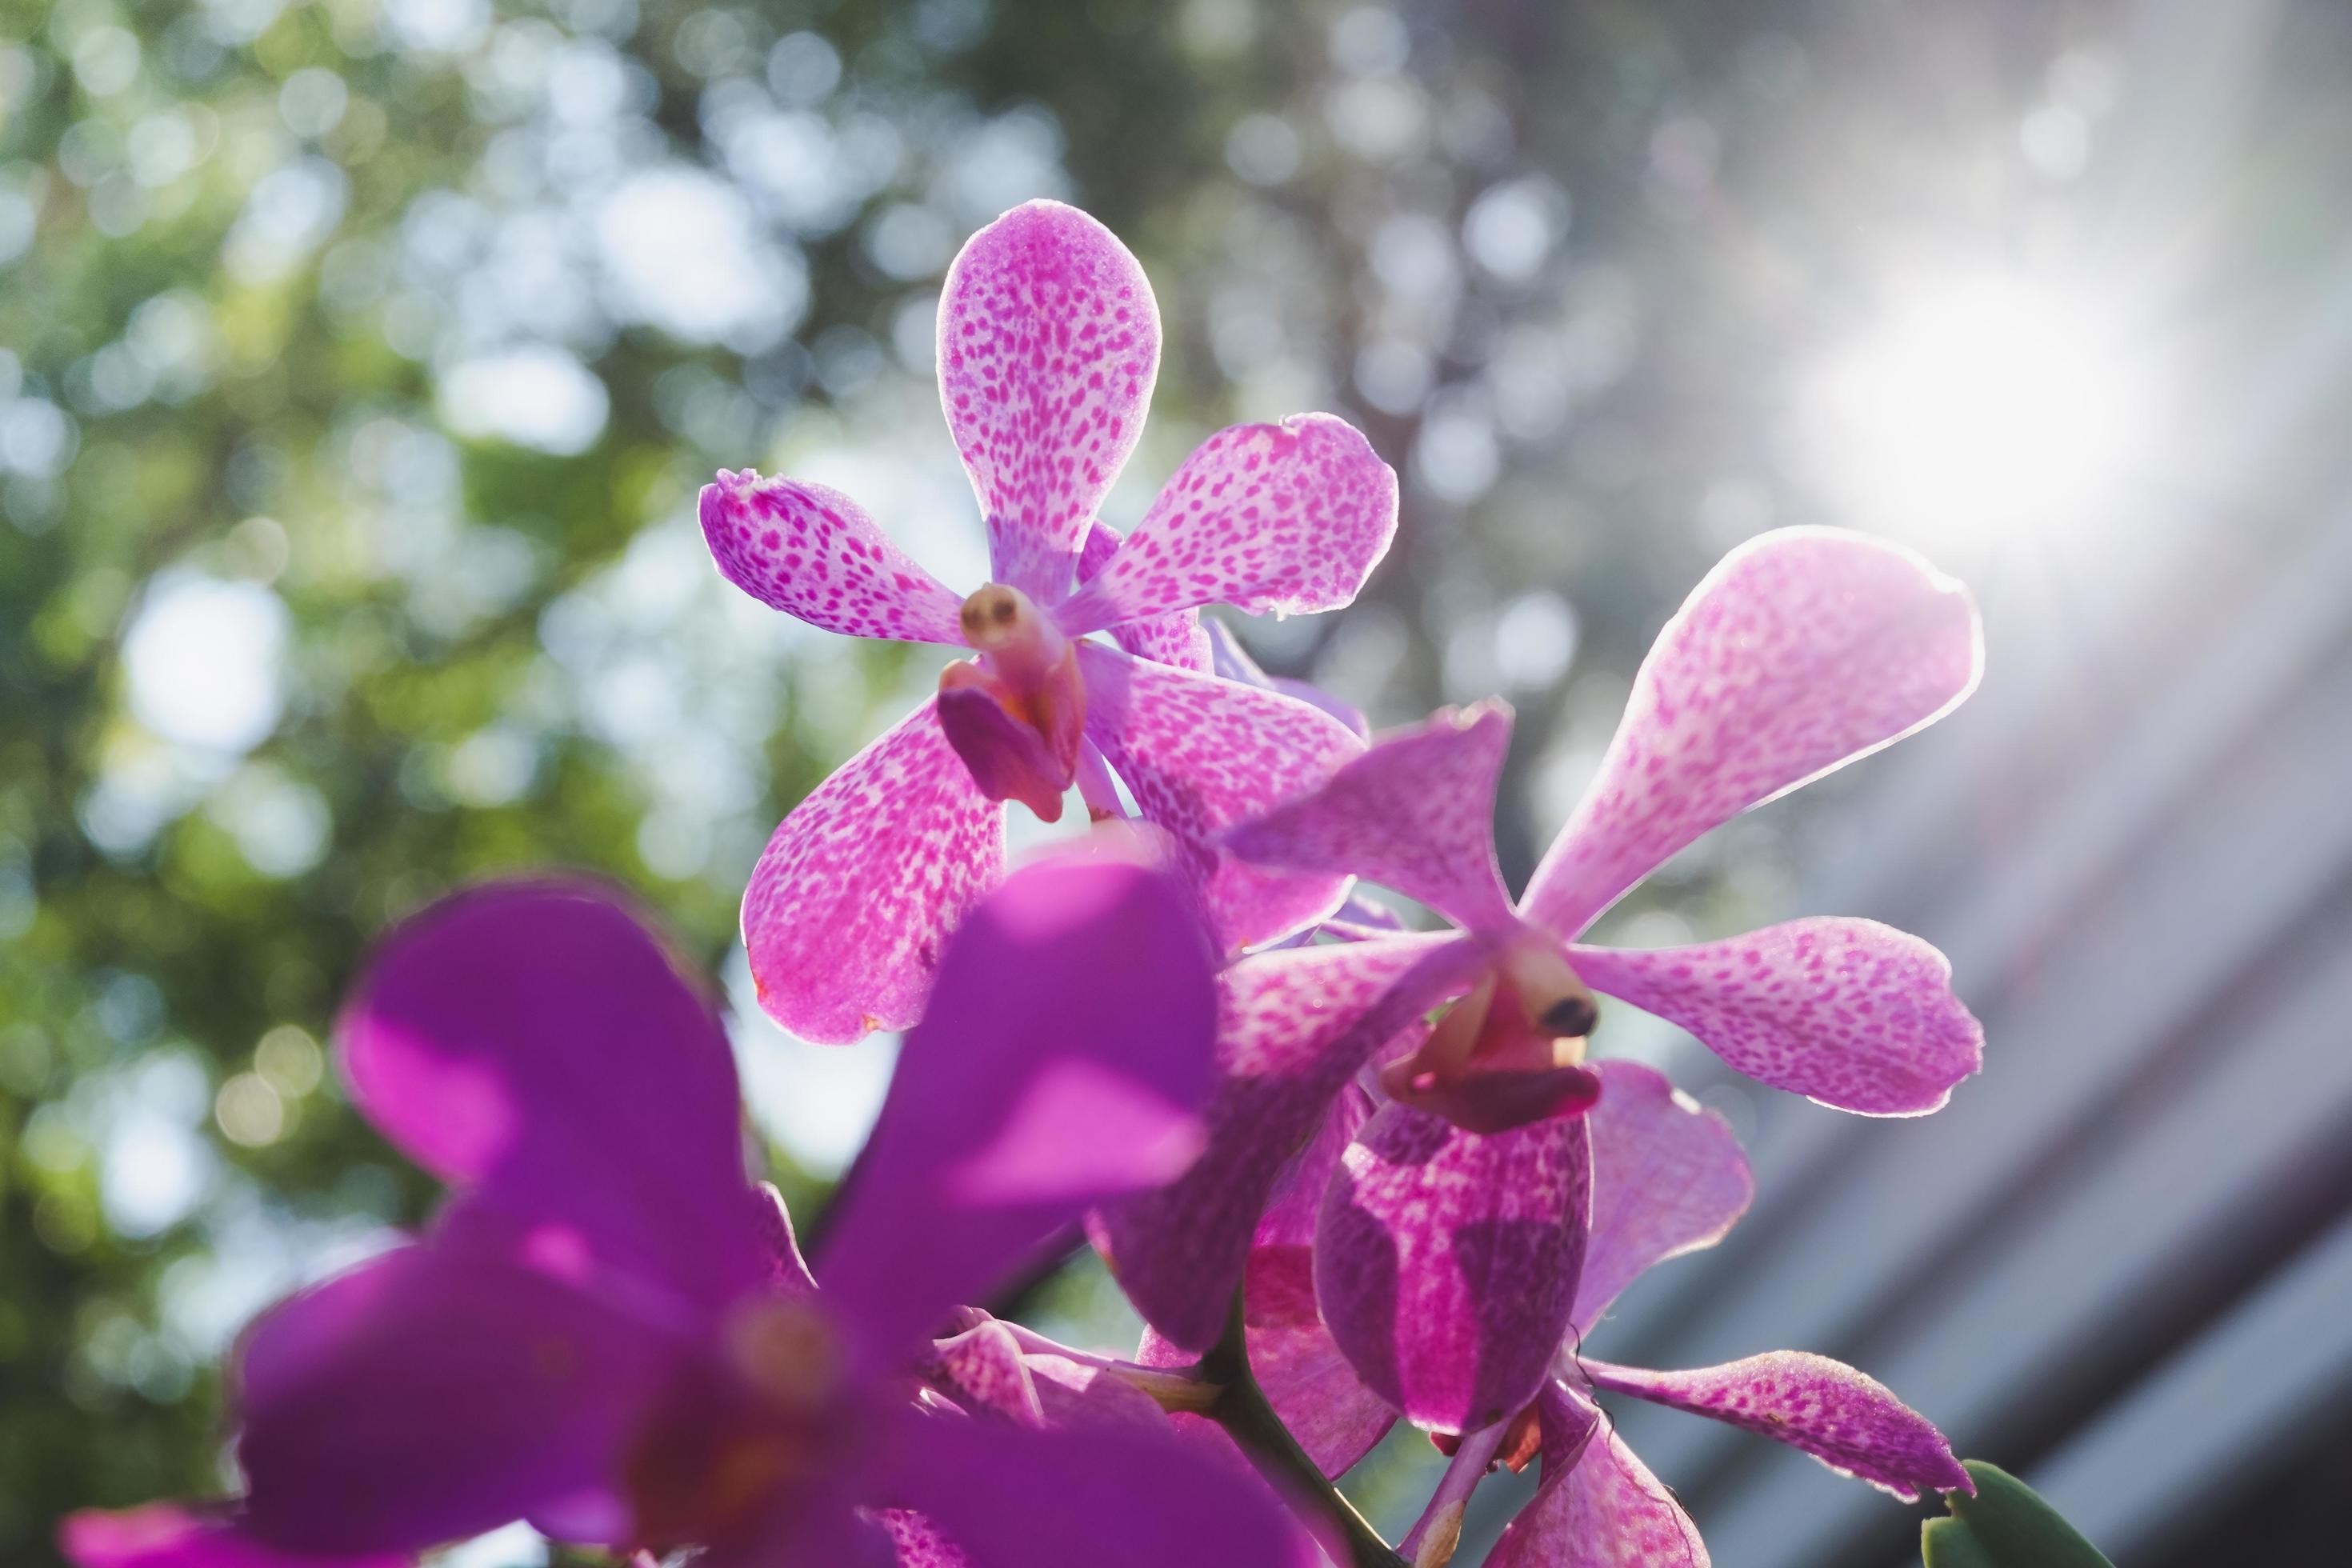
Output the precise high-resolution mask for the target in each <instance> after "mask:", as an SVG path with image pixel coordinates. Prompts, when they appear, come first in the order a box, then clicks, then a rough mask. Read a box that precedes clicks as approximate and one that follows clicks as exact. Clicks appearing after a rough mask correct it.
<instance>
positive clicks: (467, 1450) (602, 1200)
mask: <svg viewBox="0 0 2352 1568" xmlns="http://www.w3.org/2000/svg"><path fill="white" fill-rule="evenodd" d="M1209 971H1210V958H1209V953H1208V952H1207V949H1206V945H1205V943H1204V942H1203V941H1202V937H1201V934H1200V932H1199V929H1198V925H1197V920H1196V915H1195V911H1194V910H1193V909H1192V905H1191V902H1190V900H1189V899H1188V898H1187V897H1186V896H1185V894H1184V893H1183V892H1182V891H1181V889H1178V888H1177V887H1175V886H1174V885H1173V884H1172V883H1171V880H1170V879H1168V878H1167V877H1165V876H1163V875H1161V874H1160V873H1158V872H1155V871H1152V870H1149V869H1147V868H1143V867H1141V866H1139V865H1137V864H1133V863H1130V862H1128V861H1123V860H1118V859H1112V858H1094V859H1090V860H1087V859H1064V860H1060V861H1055V862H1048V863H1046V864H1044V865H1040V866H1037V867H1034V868H1029V869H1026V870H1024V871H1021V872H1019V873H1017V874H1015V875H1014V876H1013V877H1012V878H1011V879H1008V880H1007V881H1006V882H1005V883H1004V885H1003V888H1002V889H1000V890H999V891H997V892H996V893H995V894H994V895H993V896H992V897H991V898H990V899H989V900H985V901H984V902H982V904H981V905H979V906H978V907H977V908H976V909H975V910H973V911H972V912H971V915H970V916H969V917H968V918H967V919H966V920H965V921H964V922H963V925H962V927H961V931H959V933H958V935H957V936H956V938H955V939H954V941H953V942H951V943H950V948H949V951H948V952H947V954H946V956H945V958H944V959H943V961H942V963H941V965H940V979H939V984H938V987H937V990H936V993H935V995H934V998H933V1001H932V1004H931V1008H930V1013H929V1017H928V1018H927V1019H926V1020H925V1022H924V1023H923V1025H922V1026H920V1027H919V1028H917V1029H916V1030H914V1031H913V1032H912V1033H911V1034H909V1035H908V1037H907V1041H906V1045H905V1048H904V1055H903V1058H902V1060H901V1065H900V1070H899V1072H898V1075H897V1077H896V1078H895V1079H894V1080H893V1083H892V1086H891V1091H890V1094H889V1096H888V1098H887V1100H886V1102H885V1105H884V1107H883V1110H882V1112H881V1116H880V1119H879V1121H877V1125H876V1128H875V1131H874V1134H873V1137H872V1141H871V1142H870V1143H869V1145H868V1148H867V1153H866V1158H865V1160H864V1162H863V1163H862V1164H861V1166H860V1167H859V1171H858V1173H857V1175H856V1179H855V1180H854V1181H853V1182H852V1183H851V1184H850V1185H849V1186H848V1188H847V1189H846V1190H845V1192H844V1194H843V1195H842V1196H841V1197H840V1199H839V1200H838V1208H837V1212H836V1214H835V1219H834V1223H833V1224H832V1226H830V1227H829V1229H828V1232H827V1236H826V1245H825V1246H824V1248H822V1249H821V1251H820V1253H819V1256H818V1258H817V1260H816V1268H815V1269H814V1272H813V1273H812V1271H811V1270H810V1269H809V1268H807V1267H806V1266H804V1265H803V1263H802V1261H801V1258H800V1253H799V1250H798V1247H797V1246H796V1245H795V1243H794V1242H793V1233H792V1226H791V1220H790V1217H789V1215H786V1214H785V1213H784V1211H783V1209H782V1205H781V1203H780V1202H778V1201H777V1200H776V1199H775V1197H774V1195H773V1190H772V1189H759V1188H755V1187H753V1186H752V1185H751V1183H750V1182H749V1180H748V1178H747V1176H746V1174H745V1172H744V1169H743V1161H742V1141H741V1131H740V1116H741V1111H740V1104H739V1101H738V1099H737V1088H736V1080H735V1072H734V1067H733V1061H732V1058H731V1057H730V1052H729V1048H728V1045H727V1040H726V1036H725V1033H724V1030H723V1027H722V1026H721V1024H720V1021H719V1016H718V1015H717V1013H716V1012H715V1010H714V1009H713V1008H712V1006H711V1005H710V1004H709V1001H708V1000H707V999H706V998H705V997H704V995H703V994H701V993H700V992H699V991H698V990H697V989H696V988H695V987H694V986H693V985H691V984H688V982H687V981H686V980H685V979H683V978H682V977H681V975H680V973H678V971H677V969H676V968H675V967H674V966H673V964H672V963H671V961H670V959H669V957H668V955H667V952H665V950H664V949H663V948H662V946H661V945H660V944H659V943H658V942H657V941H656V939H655V938H654V937H653V936H651V935H650V934H649V933H648V932H647V931H646V930H645V929H644V928H643V927H642V926H640V925H639V924H638V923H637V922H636V921H635V920H634V919H633V918H632V917H631V916H630V915H629V914H628V913H627V912H626V911H625V910H623V909H622V908H621V907H619V906H618V905H617V904H616V903H615V902H614V900H612V899H610V898H608V897H606V896H604V895H602V894H600V893H597V892H595V891H593V890H591V889H582V888H577V887H571V886H563V885H553V884H550V885H524V886H508V887H500V888H494V889H485V890H481V891H477V892H473V893H469V894H463V895H460V896H458V897H457V898H455V899H453V900H449V901H447V902H446V903H445V904H443V905H441V906H439V907H437V908H436V909H435V910H432V911H430V912H428V913H427V914H425V916H423V917H421V918H420V919H419V920H417V921H415V922H414V923H413V924H411V925H410V926H409V927H407V928H406V929H404V931H401V932H400V933H398V934H397V935H396V936H395V937H394V939H393V940H392V941H391V942H389V943H388V944H387V945H386V947H385V948H384V950H383V952H382V953H381V955H380V956H379V957H378V959H377V960H376V962H375V963H374V964H373V968H372V969H371V971H370V973H369V974H368V976H367V978H366V980H365V981H364V983H363V984H362V986H361V988H360V990H359V993H358V994H357V996H356V997H355V999H354V1000H353V1001H352V1003H351V1004H350V1005H349V1007H348V1009H347V1011H346V1014H345V1016H344V1017H343V1019H342V1022H341V1028H340V1031H339V1051H340V1061H341V1068H342V1070H343V1073H344V1075H345V1077H346V1079H347V1080H348V1082H349V1084H350V1088H351V1090H352V1097H353V1100H354V1101H355V1102H356V1103H357V1105H358V1106H359V1108H360V1109H361V1110H362V1113H363V1114H365V1115H366V1116H367V1117H368V1119H369V1120H370V1121H373V1123H374V1124H375V1126H376V1127H377V1128H378V1129H379V1130H380V1131H382V1132H383V1134H384V1135H385V1136H386V1137H387V1138H388V1139H390V1140H391V1141H392V1142H393V1143H394V1145H395V1146H397V1147H399V1148H400V1149H401V1150H402V1151H403V1152H405V1153H407V1154H408V1155H409V1156H410V1157H411V1158H413V1159H415V1161H416V1162H417V1163H419V1164H421V1165H423V1166H424V1167H425V1168H426V1169H427V1170H429V1171H431V1172H433V1173H435V1174H436V1175H438V1176H440V1177H441V1178H442V1179H443V1180H445V1181H446V1182H447V1183H448V1184H449V1185H450V1187H451V1189H452V1199H451V1202H450V1204H449V1205H448V1206H447V1207H446V1208H445V1210H444V1211H443V1212H442V1214H441V1215H440V1216H439V1217H438V1218H437V1220H436V1222H435V1224H434V1225H433V1226H432V1227H431V1229H430V1231H429V1232H428V1233H427V1234H426V1235H425V1237H423V1238H422V1239H420V1240H418V1241H416V1242H415V1243H412V1244H409V1245H405V1246H403V1247H397V1248H395V1249H394V1250H393V1251H391V1252H388V1253H386V1254H383V1255H382V1256H380V1257H378V1258H375V1259H373V1260H372V1261H370V1262H368V1263H366V1264H363V1265H362V1266H361V1267H359V1268H355V1269H353V1270H352V1271H351V1272H349V1273H346V1274H344V1275H341V1276H340V1277H338V1278H336V1279H331V1280H329V1281H328V1282H326V1283H325V1284H322V1285H320V1286H319V1287H317V1288H315V1289H311V1290H309V1291H307V1292H304V1293H303V1294H300V1295H299V1296H296V1297H295V1298H293V1299H291V1300H289V1301H287V1302H285V1303H283V1304H281V1305H280V1306H278V1308H276V1309H274V1310H271V1311H270V1312H268V1314H266V1315H265V1316H264V1317H263V1319H262V1320H261V1321H259V1322H258V1323H257V1325H256V1326H255V1327H254V1328H253V1329H252V1330H251V1331H249V1332H248V1334H247V1337H246V1338H245V1340H244V1341H243V1342H242V1344H241V1347H240V1352H239V1354H238V1356H237V1358H236V1365H235V1368H234V1378H233V1391H234V1401H233V1402H234V1406H235V1409H236V1414H237V1417H238V1426H239V1431H238V1436H237V1441H236V1457H237V1460H238V1462H239V1465H240V1467H241V1468H242V1469H243V1471H244V1473H245V1475H246V1477H247V1483H248V1484H247V1493H246V1495H245V1497H244V1498H243V1499H242V1500H241V1502H240V1503H239V1504H238V1505H237V1506H236V1509H235V1510H234V1511H233V1513H232V1514H230V1515H229V1516H228V1518H227V1520H226V1522H223V1523H214V1524H205V1525H201V1526H197V1527H195V1528H194V1531H193V1532H192V1533H191V1534H190V1536H189V1537H188V1540H187V1541H186V1542H184V1547H185V1552H184V1555H181V1556H177V1557H165V1558H163V1559H159V1560H152V1561H151V1560H135V1561H136V1568H166V1564H169V1568H285V1565H286V1564H287V1563H289V1562H293V1563H299V1562H303V1561H313V1562H325V1563H343V1564H345V1565H347V1568H350V1565H355V1564H359V1563H366V1564H369V1565H370V1568H374V1565H375V1564H377V1563H382V1562H383V1561H384V1560H385V1559H387V1558H391V1559H394V1560H396V1559H398V1558H399V1557H400V1556H401V1555H403V1554H405V1553H409V1552H415V1551H418V1550H421V1549H424V1548H426V1547H429V1546H432V1545H435V1544H436V1543H439V1542H446V1541H451V1540H457V1539H461V1538H464V1537H467V1536H471V1535H474V1534H477V1533H479V1532H481V1531H486V1530H489V1529H493V1528H496V1527H498V1526H499V1525H502V1524H505V1523H507V1522H509V1521H513V1520H516V1519H525V1520H528V1521H530V1522H531V1523H532V1524H533V1525H534V1526H536V1527H537V1528H538V1529H540V1530H541V1531H544V1532H545V1533H547V1534H549V1535H551V1536H552V1537H554V1538H556V1539H558V1540H562V1541H567V1542H578V1543H584V1544H591V1545H600V1546H608V1547H613V1548H616V1549H623V1550H634V1549H639V1548H642V1549H646V1550H648V1551H655V1552H661V1551H667V1550H668V1549H670V1548H674V1547H679V1546H687V1545H693V1546H699V1547H703V1548H707V1549H708V1550H707V1552H706V1553H705V1554H704V1555H703V1556H701V1557H700V1558H699V1559H698V1561H699V1562H701V1563H708V1564H709V1568H736V1565H746V1568H749V1565H755V1564H756V1565H760V1568H765V1565H767V1564H771V1563H787V1562H790V1563H800V1562H808V1563H846V1564H868V1563H876V1564H887V1563H890V1562H891V1560H892V1559H891V1553H892V1550H893V1548H894V1546H896V1547H897V1548H898V1550H899V1552H900V1553H901V1561H902V1562H904V1563H907V1564H908V1565H909V1568H915V1565H930V1564H940V1563H970V1564H972V1565H973V1568H991V1565H994V1568H1032V1565H1036V1564H1068V1565H1071V1568H1076V1565H1078V1564H1081V1563H1087V1564H1091V1563H1098V1562H1101V1561H1104V1560H1106V1559H1107V1558H1111V1557H1116V1558H1118V1560H1120V1561H1126V1562H1137V1563H1167V1564H1170V1565H1171V1568H1173V1565H1174V1564H1176V1563H1192V1562H1196V1561H1216V1562H1234V1563H1249V1564H1266V1565H1270V1568H1271V1565H1276V1564H1279V1565H1284V1568H1288V1565H1291V1564H1305V1563H1311V1562H1312V1561H1313V1556H1312V1551H1313V1549H1312V1546H1311V1544H1309V1543H1308V1542H1307V1541H1306V1538H1305V1537H1304V1536H1303V1535H1301V1534H1299V1533H1298V1532H1297V1531H1296V1530H1295V1529H1294V1527H1293V1526H1292V1525H1291V1524H1290V1523H1289V1521H1288V1520H1287V1519H1286V1517H1285V1516H1284V1514H1283V1513H1282V1511H1281V1510H1280V1509H1279V1508H1278V1507H1276V1504H1275V1503H1274V1502H1273V1501H1272V1500H1271V1499H1270V1498H1269V1497H1268V1495H1267V1494H1266V1493H1265V1491H1264V1489H1261V1488H1256V1487H1253V1486H1251V1485H1248V1484H1244V1483H1241V1482H1237V1481H1236V1480H1235V1479H1234V1478H1233V1477H1232V1476H1230V1475H1229V1474H1227V1473H1226V1472H1225V1471H1224V1470H1223V1469H1221V1468H1219V1467H1217V1466H1215V1465H1214V1464H1212V1463H1209V1462H1207V1461H1205V1460H1202V1459H1201V1458H1198V1457H1197V1456H1195V1455H1192V1454H1191V1453H1189V1452H1188V1451H1187V1450H1186V1449H1185V1448H1184V1447H1182V1446H1181V1444H1180V1443H1179V1442H1178V1440H1177V1439H1176V1438H1175V1437H1174V1436H1172V1435H1171V1434H1168V1433H1166V1432H1154V1431H1150V1430H1148V1429H1145V1428H1142V1427H1140V1426H1136V1425H1134V1424H1131V1423H1126V1424H1123V1423H1117V1422H1109V1421H1106V1422H1102V1423H1099V1424H1098V1425H1097V1427H1096V1428H1095V1429H1089V1430H1087V1431H1084V1432H1076V1431H1072V1430H1066V1429H1060V1428H1055V1427H1053V1426H1047V1425H1044V1424H1022V1423H1009V1422H1005V1421H1003V1420H999V1419H995V1418H993V1417H992V1416H990V1415H988V1413H987V1406H986V1405H985V1403H984V1402H982V1403H974V1402H970V1401H966V1400H960V1399H958V1398H956V1397H955V1396H954V1394H953V1393H952V1392H950V1389H951V1386H952V1380H951V1379H950V1372H951V1370H952V1368H953V1366H954V1364H955V1363H956V1360H957V1352H956V1347H955V1344H954V1342H952V1341H950V1342H949V1343H948V1344H947V1345H945V1346H940V1345H935V1344H933V1343H932V1342H930V1341H929V1337H928V1336H929V1334H930V1332H931V1331H933V1330H934V1329H935V1328H937V1327H938V1326H940V1324H941V1323H942V1322H943V1321H946V1320H947V1319H949V1318H950V1314H951V1311H952V1309H953V1306H954V1303H956V1302H957V1301H959V1300H965V1299H969V1298H971V1297H973V1296H975V1295H978V1294H980V1293H982V1292H983V1291H985V1290H986V1289H989V1288H990V1287H991V1286H992V1285H993V1284H994V1283H996V1282H997V1281H998V1280H999V1279H1001V1278H1002V1277H1003V1275H1005V1274H1006V1272H1007V1271H1008V1270H1010V1269H1011V1268H1013V1267H1014V1266H1015V1265H1016V1264H1017V1263H1019V1262H1020V1261H1021V1260H1022V1259H1023V1258H1024V1257H1026V1256H1028V1255H1030V1254H1031V1253H1033V1252H1034V1249H1035V1248H1036V1247H1038V1246H1039V1244H1041V1243H1042V1242H1044V1241H1045V1239H1046V1238H1047V1237H1050V1236H1051V1235H1053V1234H1054V1233H1055V1232H1056V1231H1057V1230H1058V1229H1060V1228H1061V1227H1062V1226H1066V1225H1067V1224H1068V1222H1069V1221H1070V1220H1071V1219H1072V1218H1073V1217H1075V1216H1076V1215H1077V1214H1079V1213H1080V1212H1082V1211H1083V1210H1084V1209H1085V1208H1086V1207H1087V1205H1090V1204H1093V1203H1097V1202H1099V1201H1101V1200H1102V1199H1104V1198H1105V1197H1107V1196H1109V1195H1112V1194H1118V1193H1121V1192H1127V1191H1131V1190H1134V1189H1136V1188H1138V1187H1139V1186H1142V1185H1145V1184H1151V1183H1156V1182H1160V1181H1164V1180H1166V1179H1167V1178H1168V1177H1169V1176H1170V1175H1171V1174H1172V1173H1174V1172H1175V1171H1177V1170H1180V1169H1181V1167H1182V1165H1183V1164H1184V1163H1186V1162H1187V1161H1189V1160H1190V1159H1191V1158H1192V1156H1193V1154H1194V1152H1196V1150H1197V1148H1198V1146H1199V1127H1198V1123H1197V1118H1196V1115H1195V1110H1196V1109H1197V1107H1198V1106H1199V1105H1200V1104H1201V1103H1202V1100H1203V1099H1204V1097H1205V1095H1206V1092H1207V1089H1208V1085H1209V1060H1208V1058H1209V1049H1210V1041H1211V1037H1212V1033H1213V1020H1214V1012H1213V1008H1214V998H1213V990H1212V987H1211V984H1210V973H1209ZM121 1517H122V1516H117V1518H116V1519H115V1520H114V1521H106V1520H103V1519H100V1520H95V1521H93V1520H91V1519H89V1518H88V1517H85V1518H84V1519H83V1520H81V1521H75V1522H71V1523H69V1525H68V1530H67V1531H66V1532H65V1540H66V1542H67V1543H68V1546H70V1547H73V1548H75V1549H76V1550H77V1552H78V1554H79V1556H80V1558H81V1561H82V1563H83V1568H134V1560H132V1559H129V1558H124V1557H122V1556H121V1554H119V1553H118V1554H115V1555H113V1556H110V1555H108V1552H107V1551H106V1547H107V1543H108V1540H109V1529H108V1525H109V1523H110V1522H111V1524H112V1527H113V1528H112V1539H114V1540H116V1541H117V1542H119V1541H120V1539H121V1535H122V1532H123V1531H124V1530H125V1529H126V1528H127V1527H126V1526H124V1525H123V1524H122V1523H121ZM131 1517H132V1518H133V1519H134V1520H135V1518H136V1516H131ZM205 1553H210V1554H211V1555H209V1556H207V1555H205Z"/></svg>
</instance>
